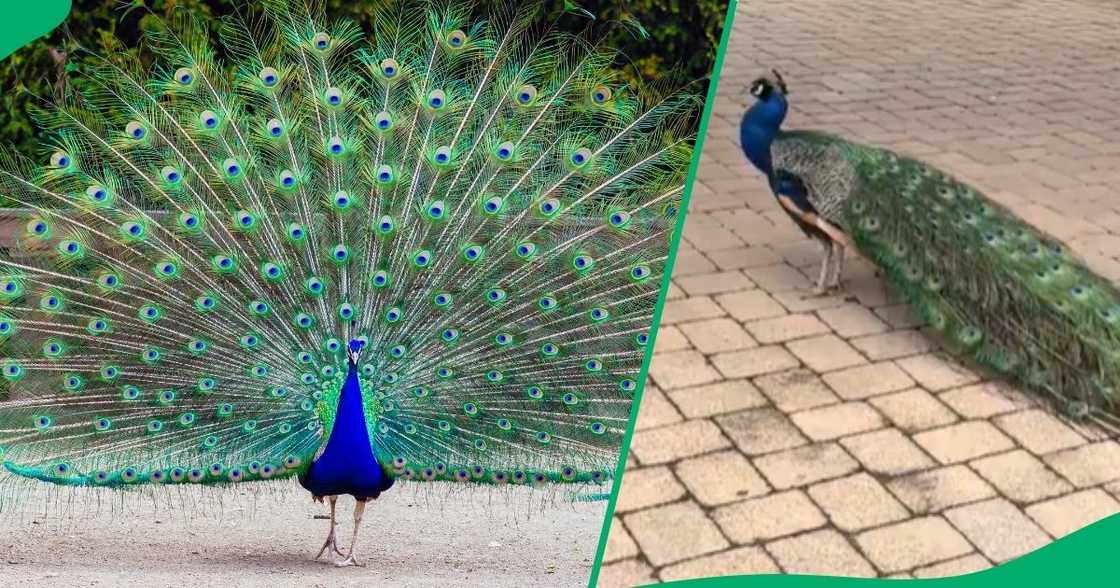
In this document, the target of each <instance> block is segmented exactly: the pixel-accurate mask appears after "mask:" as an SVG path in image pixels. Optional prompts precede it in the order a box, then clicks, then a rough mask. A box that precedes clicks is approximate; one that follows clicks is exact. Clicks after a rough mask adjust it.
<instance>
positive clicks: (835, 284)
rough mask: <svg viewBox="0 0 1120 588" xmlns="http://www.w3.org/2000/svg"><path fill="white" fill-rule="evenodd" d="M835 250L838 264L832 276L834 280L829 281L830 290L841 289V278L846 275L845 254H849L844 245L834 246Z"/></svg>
mask: <svg viewBox="0 0 1120 588" xmlns="http://www.w3.org/2000/svg"><path fill="white" fill-rule="evenodd" d="M833 250H834V251H835V255H834V256H833V257H834V258H835V261H834V263H835V264H836V269H835V272H834V273H833V274H832V279H831V280H829V283H828V289H829V290H831V289H833V288H839V287H840V276H841V274H843V273H844V254H845V253H847V248H846V247H844V246H843V245H839V244H834V245H833Z"/></svg>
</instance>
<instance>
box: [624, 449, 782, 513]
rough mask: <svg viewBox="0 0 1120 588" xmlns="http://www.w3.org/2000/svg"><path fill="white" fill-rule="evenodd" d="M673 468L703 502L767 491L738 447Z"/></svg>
mask: <svg viewBox="0 0 1120 588" xmlns="http://www.w3.org/2000/svg"><path fill="white" fill-rule="evenodd" d="M674 469H675V470H676V472H677V476H678V477H679V478H680V479H681V480H682V481H683V482H684V485H685V486H687V487H688V491H689V492H690V493H691V494H692V497H693V498H695V499H696V500H697V501H698V502H699V503H700V504H701V505H703V506H709V507H710V506H718V505H721V504H727V503H729V502H735V501H736V500H743V499H744V498H754V497H756V496H762V495H764V494H766V493H768V492H770V485H769V484H767V483H766V480H763V479H762V476H761V475H759V473H758V470H756V469H754V467H753V466H751V464H750V462H749V461H747V458H745V457H743V455H742V454H741V453H739V452H738V451H721V452H720V453H712V454H709V455H702V456H700V457H694V458H690V459H686V460H684V461H682V462H680V463H678V464H677V465H676V467H675V468H674ZM627 475H629V474H627Z"/></svg>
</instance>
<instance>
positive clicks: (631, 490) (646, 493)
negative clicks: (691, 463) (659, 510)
mask: <svg viewBox="0 0 1120 588" xmlns="http://www.w3.org/2000/svg"><path fill="white" fill-rule="evenodd" d="M685 494H686V492H685V489H684V486H682V485H681V484H680V482H678V481H677V479H676V478H674V477H673V472H672V470H670V469H669V468H667V467H664V466H657V467H650V468H640V469H634V470H631V469H628V470H627V471H626V475H625V476H624V477H623V481H622V488H621V489H619V491H618V503H617V504H616V505H615V510H617V511H618V512H619V513H620V514H621V513H625V512H629V511H633V510H640V509H643V508H648V507H650V506H656V505H658V504H664V503H666V502H673V501H676V500H680V499H681V498H684V496H685Z"/></svg>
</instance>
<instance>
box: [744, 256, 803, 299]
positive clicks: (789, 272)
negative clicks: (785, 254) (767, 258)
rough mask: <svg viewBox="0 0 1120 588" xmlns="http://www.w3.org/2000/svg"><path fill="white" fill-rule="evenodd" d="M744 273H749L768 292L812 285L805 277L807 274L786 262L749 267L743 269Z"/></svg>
mask: <svg viewBox="0 0 1120 588" xmlns="http://www.w3.org/2000/svg"><path fill="white" fill-rule="evenodd" d="M743 273H745V274H747V277H748V278H750V279H751V280H752V281H753V282H754V283H755V284H757V285H758V287H759V288H762V289H764V290H766V291H767V292H782V291H785V290H799V289H807V288H810V287H812V283H811V282H809V280H808V279H807V278H806V277H805V274H803V273H801V272H799V271H797V268H795V267H793V266H791V265H789V264H785V263H779V264H776V265H765V266H760V267H759V266H756V267H748V268H746V269H744V270H743Z"/></svg>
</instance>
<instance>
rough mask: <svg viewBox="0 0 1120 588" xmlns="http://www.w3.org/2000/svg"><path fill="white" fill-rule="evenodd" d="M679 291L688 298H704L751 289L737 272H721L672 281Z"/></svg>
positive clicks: (746, 280) (749, 282) (748, 281)
mask: <svg viewBox="0 0 1120 588" xmlns="http://www.w3.org/2000/svg"><path fill="white" fill-rule="evenodd" d="M673 281H674V282H676V283H677V285H678V286H680V288H681V290H684V291H685V292H686V293H688V295H689V296H705V295H708V294H722V293H724V292H734V291H735V290H746V289H748V288H753V287H754V284H753V283H751V281H750V280H749V279H747V276H744V275H743V273H742V272H738V271H723V272H716V273H712V274H693V275H691V276H682V277H679V278H676V279H674V280H673Z"/></svg>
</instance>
